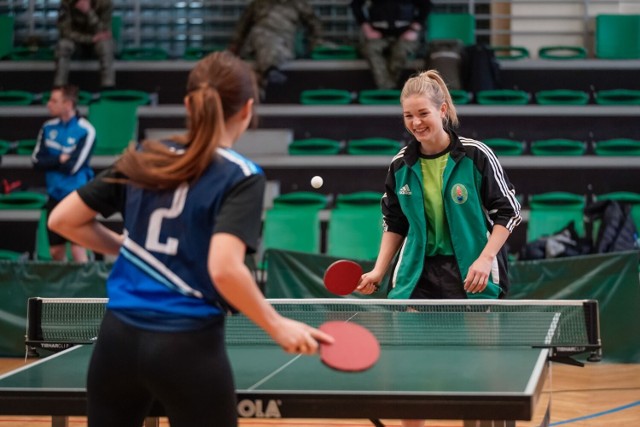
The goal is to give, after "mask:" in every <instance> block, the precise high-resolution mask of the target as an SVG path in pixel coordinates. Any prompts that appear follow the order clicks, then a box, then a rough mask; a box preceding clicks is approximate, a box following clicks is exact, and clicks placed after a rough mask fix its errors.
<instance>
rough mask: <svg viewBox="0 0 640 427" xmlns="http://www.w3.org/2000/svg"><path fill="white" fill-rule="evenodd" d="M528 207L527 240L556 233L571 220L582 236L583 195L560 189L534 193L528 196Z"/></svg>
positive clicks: (530, 240)
mask: <svg viewBox="0 0 640 427" xmlns="http://www.w3.org/2000/svg"><path fill="white" fill-rule="evenodd" d="M529 208H530V211H529V221H528V223H527V242H532V241H534V240H536V239H538V238H539V237H542V236H549V235H553V234H555V233H558V232H559V231H561V230H562V229H563V228H565V227H566V226H568V225H569V224H570V223H571V222H573V223H574V226H575V230H576V233H578V235H579V236H584V233H585V231H584V208H585V198H584V196H582V195H579V194H573V193H567V192H562V191H555V192H549V193H542V194H535V195H531V196H530V197H529Z"/></svg>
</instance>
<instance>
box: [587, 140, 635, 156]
mask: <svg viewBox="0 0 640 427" xmlns="http://www.w3.org/2000/svg"><path fill="white" fill-rule="evenodd" d="M594 151H595V153H596V154H597V155H598V156H640V140H637V139H629V138H613V139H607V140H603V141H596V142H595V144H594Z"/></svg>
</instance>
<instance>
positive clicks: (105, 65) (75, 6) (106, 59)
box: [53, 0, 116, 88]
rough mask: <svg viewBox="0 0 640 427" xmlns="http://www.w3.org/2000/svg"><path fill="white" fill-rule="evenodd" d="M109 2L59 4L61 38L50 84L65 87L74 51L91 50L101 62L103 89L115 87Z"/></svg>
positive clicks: (91, 0) (77, 0)
mask: <svg viewBox="0 0 640 427" xmlns="http://www.w3.org/2000/svg"><path fill="white" fill-rule="evenodd" d="M112 10H113V6H112V4H111V0H61V1H60V9H59V10H58V31H59V33H60V38H59V40H58V44H57V46H56V67H55V68H56V70H55V77H54V81H53V84H54V86H61V85H65V84H67V80H68V77H69V64H70V62H71V56H72V55H73V52H74V51H75V50H76V47H83V48H86V47H93V49H94V51H95V53H96V55H97V56H98V60H99V62H100V83H101V85H102V87H103V88H111V87H113V86H115V80H116V79H115V71H114V68H113V56H114V41H113V37H112V35H111V13H112Z"/></svg>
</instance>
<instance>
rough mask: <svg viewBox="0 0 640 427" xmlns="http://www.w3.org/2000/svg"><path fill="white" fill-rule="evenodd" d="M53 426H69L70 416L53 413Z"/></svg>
mask: <svg viewBox="0 0 640 427" xmlns="http://www.w3.org/2000/svg"><path fill="white" fill-rule="evenodd" d="M51 427H69V417H67V416H66V415H53V416H52V417H51Z"/></svg>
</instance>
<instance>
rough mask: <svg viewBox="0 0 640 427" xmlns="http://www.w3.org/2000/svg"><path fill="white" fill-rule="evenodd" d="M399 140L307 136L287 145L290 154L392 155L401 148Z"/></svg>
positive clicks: (401, 144)
mask: <svg viewBox="0 0 640 427" xmlns="http://www.w3.org/2000/svg"><path fill="white" fill-rule="evenodd" d="M402 146H403V143H402V142H401V141H398V140H395V139H391V138H382V137H371V138H360V139H351V140H349V141H346V142H343V141H338V140H336V139H330V138H307V139H297V140H294V141H292V142H291V143H290V144H289V146H288V152H289V154H290V155H294V156H297V155H334V154H341V153H343V152H344V153H345V154H352V155H363V156H365V155H388V156H393V155H395V154H397V153H398V151H399V150H400V149H401V148H402Z"/></svg>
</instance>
